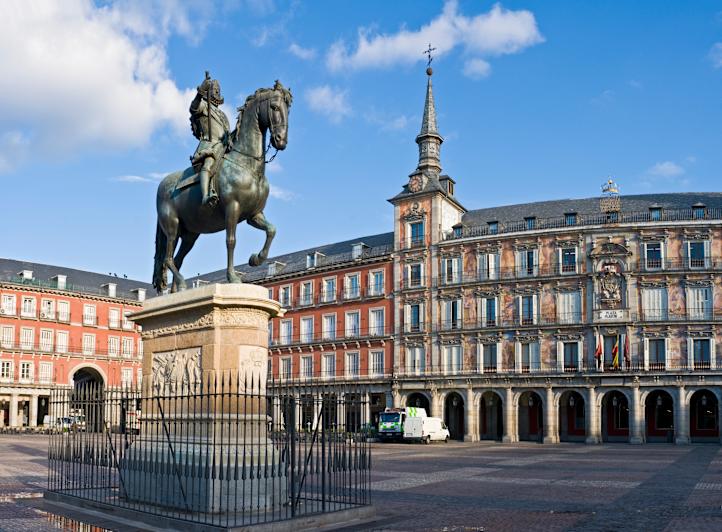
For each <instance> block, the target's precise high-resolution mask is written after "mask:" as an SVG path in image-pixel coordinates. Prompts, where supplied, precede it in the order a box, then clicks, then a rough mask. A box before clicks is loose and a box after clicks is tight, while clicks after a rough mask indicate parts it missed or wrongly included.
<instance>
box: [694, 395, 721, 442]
mask: <svg viewBox="0 0 722 532" xmlns="http://www.w3.org/2000/svg"><path fill="white" fill-rule="evenodd" d="M689 436H690V438H691V439H692V442H693V443H703V442H714V443H719V402H718V401H717V397H716V396H715V394H713V393H712V392H710V391H709V390H698V391H696V392H694V394H692V397H691V398H690V401H689Z"/></svg>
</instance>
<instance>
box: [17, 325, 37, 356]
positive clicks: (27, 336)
mask: <svg viewBox="0 0 722 532" xmlns="http://www.w3.org/2000/svg"><path fill="white" fill-rule="evenodd" d="M34 343H35V329H31V328H29V327H23V328H22V329H20V349H25V350H30V349H32V348H33V344H34Z"/></svg>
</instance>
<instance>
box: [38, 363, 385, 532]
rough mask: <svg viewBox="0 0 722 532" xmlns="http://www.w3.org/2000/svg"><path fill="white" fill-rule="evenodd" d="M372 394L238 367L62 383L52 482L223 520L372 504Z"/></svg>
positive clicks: (160, 512) (97, 497)
mask: <svg viewBox="0 0 722 532" xmlns="http://www.w3.org/2000/svg"><path fill="white" fill-rule="evenodd" d="M188 377H189V376H188V375H186V376H185V378H183V379H181V378H179V379H178V380H179V381H181V380H182V381H183V382H186V383H187V382H188V380H189V378H188ZM171 380H172V379H171ZM366 398H367V396H366V395H365V394H364V393H362V390H361V389H359V388H356V387H354V386H350V385H347V386H345V387H339V386H338V385H334V386H333V387H331V386H329V385H326V384H324V383H321V382H318V383H316V382H304V383H298V382H283V383H281V382H273V381H268V382H266V381H265V380H263V381H261V380H259V379H258V378H257V377H256V378H253V377H250V378H248V379H246V378H243V379H241V378H238V377H234V376H232V375H231V376H227V375H223V376H218V377H213V378H211V377H210V376H206V377H204V378H202V379H199V380H198V381H197V383H196V384H193V385H189V384H173V383H172V384H168V385H165V386H153V387H151V386H145V387H143V388H142V389H134V388H127V389H122V390H121V389H105V388H103V387H102V386H100V385H99V384H98V383H93V382H90V383H85V384H80V385H78V386H76V387H75V388H73V389H57V390H54V391H53V392H52V396H51V398H50V408H51V410H50V411H51V422H52V426H53V430H52V433H51V436H50V443H49V473H48V491H49V492H52V493H55V494H58V495H61V496H65V497H72V498H77V499H82V500H84V501H90V502H92V503H96V504H97V505H99V506H105V507H108V506H110V507H118V508H123V509H128V510H132V511H136V512H144V513H147V514H153V515H155V516H161V517H166V518H173V519H179V520H183V521H187V522H189V523H199V524H203V525H211V526H219V527H235V526H246V525H252V524H260V523H269V522H276V521H282V520H286V519H291V518H294V517H301V516H308V515H312V514H319V513H328V512H334V511H340V510H347V509H351V508H356V507H360V506H366V505H369V504H370V498H369V475H370V469H371V453H370V449H369V446H368V444H367V442H366V436H365V434H366V432H367V430H368V426H367V422H368V405H367V403H366Z"/></svg>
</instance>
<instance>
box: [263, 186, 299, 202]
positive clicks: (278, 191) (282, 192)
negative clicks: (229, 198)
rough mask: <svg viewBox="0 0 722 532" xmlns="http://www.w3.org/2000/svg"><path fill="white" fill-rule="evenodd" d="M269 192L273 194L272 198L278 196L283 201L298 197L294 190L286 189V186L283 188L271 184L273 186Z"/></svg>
mask: <svg viewBox="0 0 722 532" xmlns="http://www.w3.org/2000/svg"><path fill="white" fill-rule="evenodd" d="M268 193H269V194H270V195H271V197H272V198H276V199H278V200H281V201H291V200H293V199H294V198H295V197H296V194H295V193H294V192H291V191H290V190H286V189H285V188H281V187H279V186H278V185H273V184H271V188H270V189H269V191H268Z"/></svg>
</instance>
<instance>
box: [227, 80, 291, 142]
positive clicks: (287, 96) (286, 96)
mask: <svg viewBox="0 0 722 532" xmlns="http://www.w3.org/2000/svg"><path fill="white" fill-rule="evenodd" d="M274 91H280V92H281V94H283V100H284V101H285V102H286V105H287V106H288V107H291V104H292V103H293V95H292V94H291V89H287V88H286V87H284V86H283V85H282V84H281V82H280V81H278V80H276V83H275V84H274V85H273V87H272V88H270V89H269V88H266V87H262V88H260V89H256V92H254V93H253V94H251V95H250V96H248V97H247V98H246V101H245V102H243V105H241V106H240V107H239V108H238V109H237V111H238V119H237V121H236V129H235V131H234V132H233V138H234V139H237V138H238V131H239V129H240V127H241V121H242V120H243V113H244V112H245V111H246V109H248V108H249V107H250V106H251V105H252V104H253V103H255V102H256V100H259V99H261V98H263V97H265V96H267V95H268V94H269V93H271V92H274Z"/></svg>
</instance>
